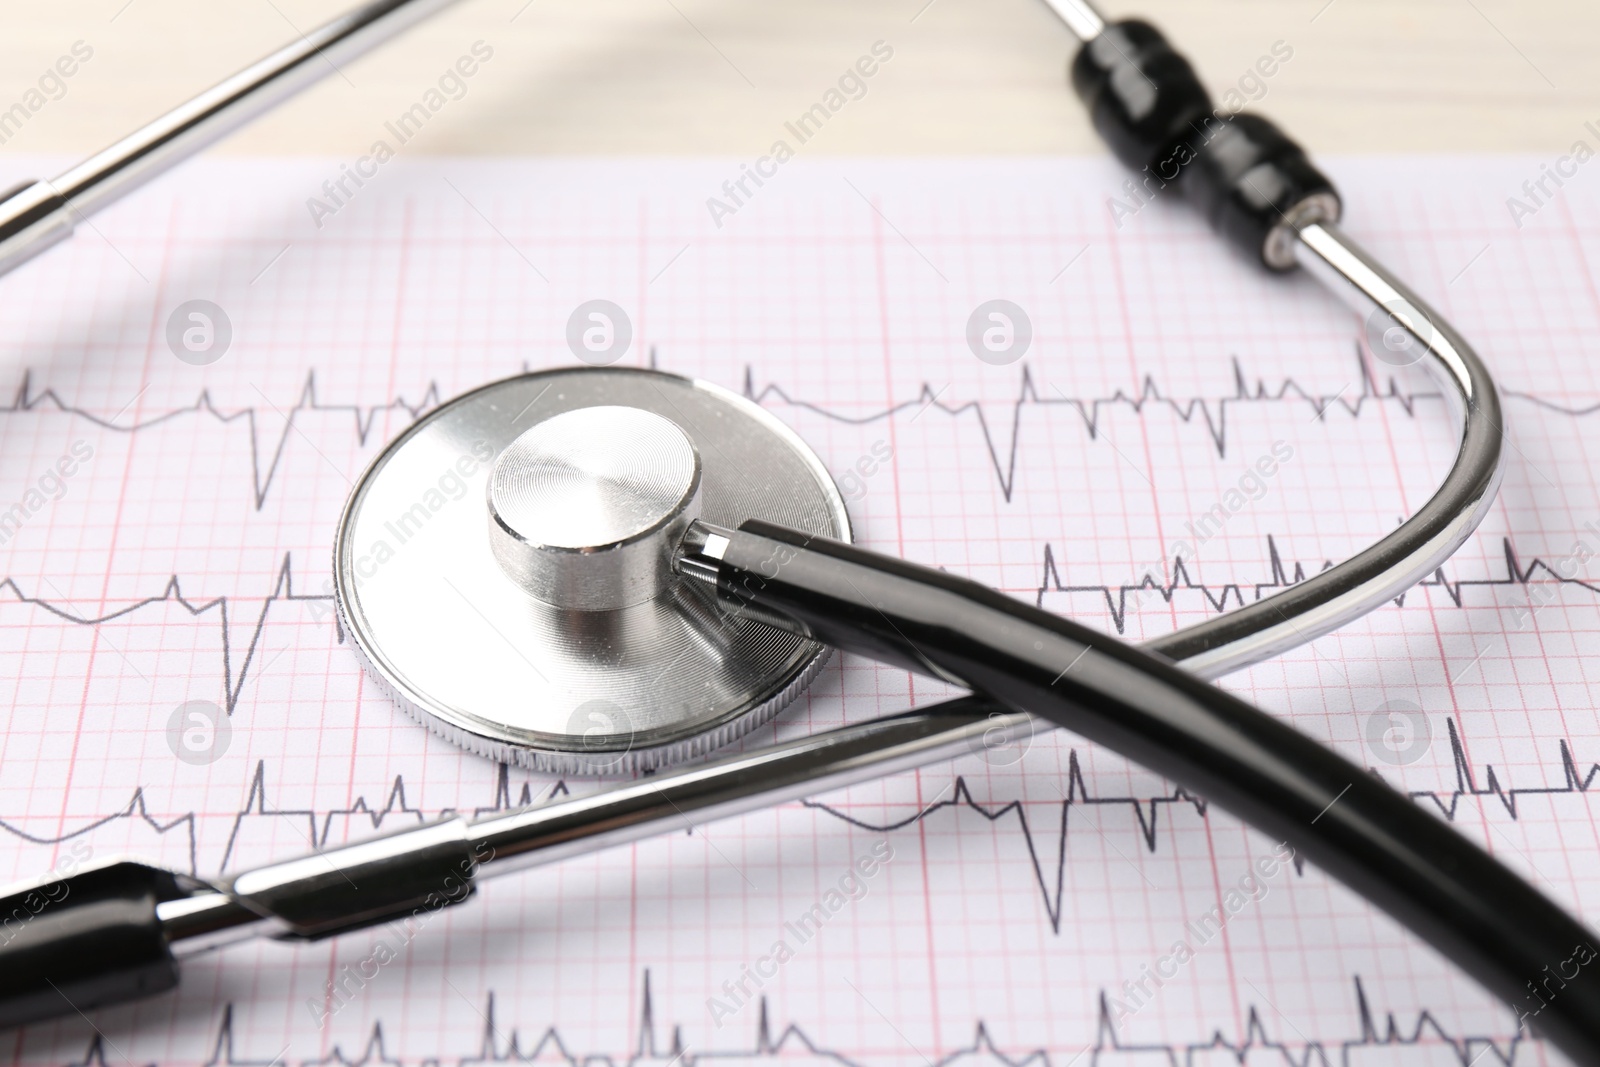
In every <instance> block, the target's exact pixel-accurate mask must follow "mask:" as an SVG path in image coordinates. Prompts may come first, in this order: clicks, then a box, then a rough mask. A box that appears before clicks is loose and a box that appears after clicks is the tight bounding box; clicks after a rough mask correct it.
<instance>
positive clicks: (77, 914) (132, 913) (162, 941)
mask: <svg viewBox="0 0 1600 1067" xmlns="http://www.w3.org/2000/svg"><path fill="white" fill-rule="evenodd" d="M183 895H185V893H184V890H183V888H182V887H181V886H179V884H178V879H177V876H176V875H174V874H173V873H172V872H170V871H163V870H159V869H158V868H155V867H147V866H145V865H144V864H142V863H128V862H123V863H112V864H108V865H106V866H104V867H94V868H90V869H89V870H85V871H81V872H79V873H77V874H74V875H71V876H70V877H64V878H58V879H56V880H55V881H51V882H44V883H41V884H40V885H36V886H33V887H32V888H29V889H23V890H20V891H18V892H16V893H13V894H11V895H10V896H7V897H3V898H0V1027H6V1026H16V1025H18V1024H20V1023H28V1022H34V1021H36V1020H39V1019H48V1018H52V1017H54V1016H58V1015H74V1014H77V1013H80V1012H86V1011H88V1010H89V1009H90V1008H95V1007H99V1006H100V1005H102V1004H115V1003H118V1002H120V1001H124V1000H135V999H138V998H139V997H146V996H150V995H152V994H155V993H162V992H165V991H166V990H169V989H171V988H172V987H173V986H175V985H177V984H178V963H177V961H176V960H175V959H173V956H172V950H171V949H170V948H168V947H167V941H166V938H165V937H164V936H163V934H162V929H161V921H160V919H159V918H158V916H157V914H156V905H157V904H160V903H162V902H164V901H168V900H175V899H177V898H178V897H181V896H183Z"/></svg>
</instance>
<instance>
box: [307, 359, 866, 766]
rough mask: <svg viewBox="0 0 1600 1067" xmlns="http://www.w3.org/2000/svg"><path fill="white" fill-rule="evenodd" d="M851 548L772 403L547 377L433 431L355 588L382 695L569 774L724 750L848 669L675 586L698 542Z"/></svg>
mask: <svg viewBox="0 0 1600 1067" xmlns="http://www.w3.org/2000/svg"><path fill="white" fill-rule="evenodd" d="M751 518H762V519H767V520H770V521H773V522H778V523H782V524H784V525H786V526H790V527H794V528H797V529H801V530H806V531H809V532H813V533H817V534H820V535H823V536H826V537H831V538H835V539H839V540H849V537H850V525H849V519H848V517H847V516H846V513H845V508H844V501H843V499H842V498H841V497H840V495H839V491H838V489H837V488H836V487H835V485H834V483H833V480H832V478H831V477H830V476H829V475H828V473H827V470H826V468H824V467H823V465H822V463H821V461H820V460H818V459H817V457H816V455H815V454H814V453H812V452H811V450H810V449H809V448H807V447H806V445H805V444H804V443H803V442H802V441H801V440H800V439H799V438H798V437H797V436H796V435H795V434H794V433H793V432H792V431H790V430H789V429H788V428H787V427H785V426H784V425H783V424H782V423H780V422H779V421H778V420H777V419H775V418H774V417H773V416H772V415H771V414H769V413H768V412H766V411H764V410H763V409H761V408H760V407H759V406H757V405H756V404H754V403H752V402H750V401H749V400H746V399H745V398H743V397H740V396H738V395H736V394H733V393H730V392H727V391H726V390H723V389H721V388H719V387H716V386H712V385H708V384H706V383H704V382H696V381H691V380H689V379H686V378H680V377H677V376H676V375H670V374H663V373H660V372H658V371H648V370H634V369H618V368H581V369H571V370H565V369H564V370H554V371H545V372H541V373H537V374H527V375H522V376H519V377H516V378H509V379H506V380H504V381H500V382H495V383H493V384H491V385H488V386H485V387H483V388H481V389H477V390H475V391H473V392H471V393H467V394H466V395H464V396H461V397H458V398H457V399H455V400H452V401H450V402H448V403H446V404H444V405H442V406H440V407H439V408H437V409H436V410H434V411H432V412H430V413H429V414H428V415H426V416H424V417H423V418H422V419H420V420H418V422H417V423H416V424H415V425H413V426H412V427H411V428H410V429H409V430H407V431H406V432H405V433H404V434H402V435H401V436H400V437H398V438H397V439H396V440H395V441H394V442H392V443H391V444H390V445H389V446H388V447H387V448H385V449H384V451H383V452H382V453H381V454H379V456H378V457H377V458H376V459H375V460H374V461H373V462H372V464H371V465H370V466H369V467H368V469H367V471H366V472H365V474H363V475H362V477H361V479H360V481H359V482H358V483H357V484H356V487H355V488H354V490H352V492H351V494H350V499H349V501H348V503H347V504H346V505H345V510H344V514H343V516H342V518H341V520H340V524H339V532H338V537H337V540H336V543H335V546H334V588H335V593H336V596H337V599H338V604H339V612H340V618H341V621H342V622H343V625H344V628H345V632H346V633H347V634H348V635H349V636H350V638H351V640H352V641H353V643H354V644H355V647H356V648H357V649H358V651H359V652H360V654H361V656H362V658H363V661H364V664H365V666H366V668H367V670H368V673H369V674H370V675H371V677H372V678H373V679H374V680H376V681H377V682H378V683H379V684H380V685H381V686H382V687H383V689H384V690H385V691H386V692H388V693H389V695H391V696H392V697H393V698H394V699H395V700H396V701H397V703H398V704H399V705H400V706H401V707H402V708H403V709H405V710H406V711H407V712H408V713H410V714H411V715H413V716H414V717H416V718H417V719H419V720H420V721H421V722H423V723H424V724H426V725H427V726H429V727H430V728H431V729H433V730H434V731H435V732H437V733H439V734H441V735H443V736H445V737H447V738H449V739H450V740H452V741H454V742H456V743H458V744H461V745H464V746H465V747H467V748H469V749H471V750H472V751H475V752H478V753H481V754H483V755H487V756H490V757H491V758H494V759H498V760H504V761H510V762H515V763H519V764H522V765H524V766H528V767H532V768H535V769H538V770H543V771H550V772H555V773H585V772H587V773H624V772H629V771H635V770H641V769H648V768H651V767H656V766H661V765H664V764H667V763H670V762H673V761H674V760H678V759H682V758H685V757H688V756H692V755H696V754H698V753H701V752H704V751H709V750H710V749H712V748H715V747H717V746H719V745H722V744H725V743H726V742H728V741H730V740H732V739H733V738H735V737H737V736H739V735H740V734H742V733H744V732H746V731H748V730H750V729H751V728H753V727H754V726H756V725H758V724H759V723H761V722H763V721H765V720H766V719H767V718H769V717H770V716H772V715H773V714H775V713H776V712H777V711H778V710H779V709H780V708H782V707H783V706H784V705H785V704H787V703H788V702H789V701H790V700H791V699H792V698H793V697H794V696H795V695H796V694H797V693H799V692H800V691H801V690H802V689H803V688H804V687H805V685H806V683H807V682H809V681H810V679H811V678H812V677H813V676H814V675H815V673H816V672H817V671H818V670H819V669H820V668H821V666H822V664H823V662H824V661H825V660H826V658H827V654H828V653H827V649H826V648H825V647H824V646H822V645H819V644H817V643H815V642H811V641H806V640H804V639H801V638H799V637H794V636H791V635H789V634H785V633H782V632H780V631H778V630H775V629H773V628H770V627H766V626H762V625H761V624H759V623H754V622H750V621H748V620H741V619H738V618H736V617H734V616H731V615H728V614H725V613H724V612H723V611H722V610H721V609H719V608H718V607H717V606H716V605H715V604H714V603H713V602H712V601H711V600H710V599H708V598H707V595H706V594H705V593H704V592H703V591H701V590H699V589H698V588H696V587H694V586H692V585H689V584H685V582H684V580H683V579H681V578H679V577H677V576H675V575H674V574H673V573H672V569H671V556H672V553H673V551H674V550H675V548H676V546H677V545H678V543H679V541H680V540H681V538H682V536H683V533H684V531H685V530H686V529H687V528H688V525H689V523H690V522H692V521H694V520H695V519H704V520H705V521H707V522H709V523H714V524H717V525H723V526H737V525H738V524H739V523H741V522H743V521H745V520H746V519H751Z"/></svg>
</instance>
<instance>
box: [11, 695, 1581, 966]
mask: <svg viewBox="0 0 1600 1067" xmlns="http://www.w3.org/2000/svg"><path fill="white" fill-rule="evenodd" d="M1446 724H1447V725H1446V732H1447V736H1448V737H1449V739H1450V749H1451V756H1452V763H1453V767H1454V772H1455V786H1454V788H1453V789H1451V790H1449V791H1439V790H1426V789H1423V790H1412V791H1410V792H1409V793H1408V795H1409V796H1410V797H1411V798H1412V799H1413V800H1418V801H1427V802H1428V803H1430V804H1432V805H1434V806H1435V807H1436V808H1437V809H1438V811H1439V812H1440V814H1442V815H1443V816H1444V817H1445V818H1446V819H1447V820H1449V821H1451V822H1454V821H1456V819H1457V816H1458V815H1459V814H1460V809H1461V801H1462V800H1463V798H1470V799H1473V800H1483V799H1487V798H1491V797H1492V798H1494V799H1495V800H1497V801H1499V803H1500V804H1501V806H1502V807H1504V809H1505V811H1506V812H1507V814H1508V815H1509V816H1510V818H1511V819H1512V820H1514V821H1515V820H1518V819H1519V817H1520V812H1519V810H1518V804H1519V801H1520V799H1521V798H1522V797H1532V796H1549V797H1554V796H1577V797H1584V798H1586V797H1587V795H1588V794H1589V793H1590V792H1592V791H1594V790H1595V785H1596V782H1597V780H1600V762H1596V763H1591V764H1590V765H1589V767H1588V768H1587V770H1582V769H1580V767H1579V763H1578V759H1577V757H1576V756H1575V755H1574V753H1573V751H1572V747H1571V745H1570V744H1569V743H1568V741H1567V740H1566V739H1561V740H1560V741H1558V749H1559V753H1560V756H1559V759H1560V765H1561V769H1562V784H1560V785H1555V786H1507V785H1506V784H1504V783H1502V781H1501V780H1500V775H1499V774H1498V772H1497V771H1496V770H1495V767H1494V765H1493V764H1485V765H1484V772H1483V783H1484V784H1482V785H1480V784H1478V775H1477V774H1476V773H1475V772H1474V769H1473V767H1472V765H1471V763H1470V762H1469V761H1468V759H1467V754H1466V746H1465V744H1464V743H1463V741H1462V739H1461V734H1460V730H1459V727H1458V726H1457V724H1456V721H1455V719H1454V718H1448V719H1447V720H1446ZM1374 773H1376V772H1374ZM1066 777H1067V780H1066V786H1065V788H1064V789H1063V791H1062V792H1063V799H1062V800H1061V801H1060V802H1059V804H1057V803H1055V802H1051V803H1049V804H1047V805H1042V806H1043V807H1048V808H1051V809H1058V810H1059V813H1060V814H1059V822H1058V828H1056V827H1053V828H1052V829H1051V830H1050V831H1048V837H1047V840H1048V839H1050V838H1053V840H1054V845H1055V850H1056V856H1055V861H1054V863H1053V864H1052V863H1050V861H1049V860H1047V859H1046V858H1045V857H1044V855H1042V854H1041V852H1042V850H1041V845H1040V840H1039V839H1040V837H1041V835H1043V834H1045V833H1046V832H1045V831H1039V830H1036V829H1035V821H1036V820H1030V818H1029V815H1028V809H1027V805H1025V804H1024V803H1023V801H1021V800H1011V801H1005V802H993V803H984V802H983V801H980V800H978V799H977V797H975V796H974V795H973V793H972V790H971V787H970V786H969V785H968V784H967V781H966V778H965V777H964V776H962V775H959V774H957V775H956V776H955V779H954V782H953V788H952V789H950V791H949V792H950V795H949V796H948V797H947V798H945V799H941V800H938V801H936V802H934V803H932V804H929V805H927V806H926V807H924V808H922V809H920V810H917V811H915V812H913V813H911V814H910V815H908V816H906V817H905V818H900V819H890V820H888V821H873V820H871V819H865V818H861V817H858V816H856V815H853V814H851V813H850V812H848V811H846V810H844V809H842V808H841V807H839V806H837V805H835V804H830V803H828V802H827V801H820V800H810V799H805V800H802V801H801V802H800V804H801V806H802V807H805V808H808V809H810V810H812V811H815V812H817V813H819V814H823V815H827V816H830V817H832V818H835V819H838V820H839V821H841V822H843V823H846V824H847V825H850V826H853V827H856V828H857V829H861V830H865V831H868V832H870V833H875V834H888V833H894V832H897V831H901V830H906V829H910V828H913V827H916V826H918V825H920V824H922V823H923V822H924V821H925V820H928V819H930V818H933V817H934V816H936V815H939V814H940V813H944V812H951V813H954V812H959V811H961V810H967V811H972V812H975V813H977V814H978V815H981V816H982V817H983V818H985V819H987V820H988V821H989V823H990V824H991V825H992V826H995V827H996V828H998V827H999V826H1000V824H1001V822H1002V821H1003V820H1007V819H1008V818H1011V817H1014V818H1015V819H1016V826H1017V829H1018V830H1019V831H1020V832H1021V834H1022V841H1023V844H1024V846H1025V847H1026V849H1027V854H1028V862H1029V866H1030V867H1031V869H1032V873H1033V880H1034V884H1035V886H1036V887H1037V889H1038V891H1039V897H1040V903H1041V904H1042V905H1043V907H1044V910H1045V914H1046V916H1047V918H1048V919H1049V922H1050V926H1051V929H1052V931H1053V932H1055V933H1057V934H1059V933H1060V932H1061V925H1062V921H1063V907H1064V900H1065V886H1066V870H1067V857H1068V848H1067V845H1068V839H1069V832H1070V830H1071V828H1072V825H1073V821H1072V810H1073V808H1074V807H1077V806H1080V805H1087V806H1090V807H1093V808H1096V809H1101V808H1108V807H1109V808H1113V809H1114V808H1127V809H1130V810H1131V812H1132V814H1133V817H1134V820H1135V822H1136V824H1137V827H1138V835H1139V838H1140V840H1141V842H1142V843H1143V845H1144V848H1145V851H1146V852H1148V853H1149V854H1151V855H1155V854H1156V853H1157V846H1158V844H1159V842H1160V829H1161V817H1160V816H1161V811H1162V809H1164V808H1173V807H1177V806H1182V805H1187V806H1188V807H1189V809H1190V810H1192V811H1193V812H1194V814H1195V815H1196V816H1198V817H1199V818H1202V819H1204V818H1208V817H1209V805H1208V804H1207V802H1206V801H1205V799H1204V798H1202V797H1199V796H1196V795H1195V794H1193V793H1190V792H1188V791H1187V790H1185V789H1184V788H1182V787H1181V786H1177V787H1174V788H1172V789H1171V791H1169V792H1167V793H1161V794H1152V795H1146V796H1138V795H1115V794H1108V795H1103V796H1096V795H1094V794H1093V793H1091V792H1090V788H1089V782H1088V779H1087V777H1086V776H1085V774H1084V771H1083V766H1082V763H1081V762H1080V760H1079V757H1078V751H1077V749H1075V748H1073V749H1069V750H1068V752H1067V776H1066ZM569 794H570V790H569V789H568V787H567V784H566V782H565V781H563V780H557V781H555V782H554V783H551V784H548V785H546V784H542V783H541V784H539V785H537V786H535V784H534V783H533V782H531V781H524V782H523V783H522V786H521V789H520V793H519V794H518V795H516V796H515V797H513V790H512V787H511V779H510V768H509V767H508V766H507V765H506V764H500V766H499V770H498V773H497V777H496V782H495V787H494V792H493V797H492V799H491V800H490V802H489V803H488V804H487V805H482V806H478V807H475V808H471V809H462V813H463V814H468V815H470V816H471V817H474V818H476V817H478V816H482V815H487V814H491V813H493V812H498V811H506V810H509V809H511V808H514V807H526V806H528V805H530V804H534V803H540V802H543V801H546V800H550V799H553V798H555V797H560V796H567V795H569ZM456 810H458V809H455V808H443V809H440V810H439V811H438V812H434V813H432V814H431V815H430V814H429V813H428V812H426V811H424V810H423V809H421V808H418V807H414V806H412V805H411V804H410V803H409V802H408V800H407V798H406V783H405V778H404V776H403V775H396V776H395V778H394V780H393V781H392V782H391V784H390V786H389V788H388V792H387V794H386V795H385V798H384V801H383V803H382V804H381V805H377V806H374V805H372V804H370V803H368V801H367V799H366V797H365V796H360V797H357V798H356V800H355V802H354V803H353V804H351V805H350V806H348V807H342V808H332V809H329V810H327V811H324V812H318V811H317V810H316V809H315V808H298V807H284V808H278V807H273V806H272V804H271V802H270V800H269V797H268V787H267V773H266V761H265V760H258V761H257V763H256V767H255V772H254V774H253V776H252V777H251V779H250V787H249V794H248V796H247V798H246V800H245V802H244V804H243V805H242V806H241V808H240V809H239V810H238V811H237V812H236V813H235V814H234V816H233V825H232V827H231V828H230V830H229V832H228V839H227V844H226V846H225V848H224V850H223V854H222V861H221V863H220V864H219V865H218V867H217V871H218V872H227V871H229V870H230V869H231V868H232V867H233V865H234V863H235V862H236V860H237V856H236V853H237V851H238V849H239V843H240V838H241V835H242V834H243V833H244V832H245V826H246V823H247V821H248V820H251V819H255V818H270V819H283V818H287V819H290V820H293V821H295V822H298V823H302V824H303V829H301V830H299V836H300V837H301V838H303V839H304V840H305V841H306V842H307V845H308V847H310V848H314V849H322V848H325V847H327V846H328V845H329V844H330V843H337V842H333V840H332V839H333V830H334V828H335V826H336V825H338V824H339V823H340V822H341V821H342V820H346V819H350V820H365V821H366V822H368V823H370V829H371V831H372V832H377V831H379V830H382V829H383V828H384V826H385V824H386V823H389V822H390V821H391V820H394V819H398V820H399V821H401V822H406V821H407V820H411V821H415V822H417V823H422V822H425V821H427V820H428V819H429V818H436V817H440V816H443V815H446V814H450V813H453V812H455V811H456ZM1036 818H1037V817H1036ZM121 819H128V820H140V821H142V822H143V823H144V824H145V825H146V826H147V827H149V829H150V830H152V831H153V832H154V833H155V834H156V835H157V836H164V835H166V834H167V833H170V832H172V831H174V830H178V831H180V832H181V833H183V834H184V835H185V837H186V845H187V848H186V853H187V855H188V858H189V869H188V872H187V873H189V874H192V875H195V876H202V875H203V873H204V872H203V870H202V867H201V863H200V857H199V842H198V839H197V833H196V823H197V819H198V814H197V813H195V812H188V813H185V814H183V815H180V816H178V817H176V818H173V819H170V820H167V821H162V820H161V819H158V818H156V817H155V816H152V815H151V814H150V812H149V809H148V805H147V802H146V799H145V795H144V790H143V789H137V790H135V791H134V794H133V798H132V800H131V801H130V802H129V803H128V804H127V805H126V806H125V807H123V808H122V809H120V810H118V811H116V812H113V813H112V814H110V815H106V816H103V817H100V818H97V819H94V820H93V821H91V822H89V823H87V824H85V825H83V826H81V827H78V828H77V829H74V830H71V831H68V832H66V833H63V834H61V835H59V836H44V835H37V834H32V833H29V832H28V831H27V830H26V829H24V828H22V827H19V826H15V825H13V824H11V823H10V822H9V821H6V820H4V819H0V830H3V831H5V832H6V833H9V834H11V835H12V836H14V837H17V838H20V839H22V840H24V841H27V842H29V843H32V844H36V845H51V846H55V845H60V844H62V843H64V842H66V841H70V840H73V839H76V838H79V837H83V836H85V835H87V834H91V833H93V832H94V831H96V830H99V829H100V828H102V827H104V826H107V825H108V824H110V823H113V822H116V821H118V820H121ZM358 825H359V823H358ZM1096 825H1098V821H1097V822H1096ZM1091 828H1093V827H1091ZM1097 832H1098V831H1097ZM1051 868H1053V870H1052V869H1051ZM1295 869H1296V870H1297V871H1298V872H1299V873H1301V874H1304V864H1303V862H1302V861H1301V860H1300V859H1299V858H1298V857H1297V858H1296V860H1295Z"/></svg>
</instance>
